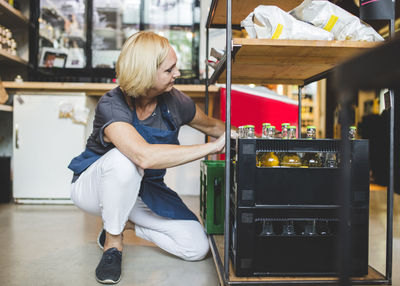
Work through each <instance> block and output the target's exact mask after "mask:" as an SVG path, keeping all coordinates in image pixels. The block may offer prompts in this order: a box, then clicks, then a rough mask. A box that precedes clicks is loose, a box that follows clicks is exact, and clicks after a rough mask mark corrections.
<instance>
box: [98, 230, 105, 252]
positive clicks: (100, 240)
mask: <svg viewBox="0 0 400 286" xmlns="http://www.w3.org/2000/svg"><path fill="white" fill-rule="evenodd" d="M105 242H106V231H105V230H104V229H102V230H100V233H99V235H98V236H97V244H98V246H99V247H100V248H101V249H104V243H105Z"/></svg>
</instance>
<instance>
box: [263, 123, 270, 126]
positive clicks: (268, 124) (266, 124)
mask: <svg viewBox="0 0 400 286" xmlns="http://www.w3.org/2000/svg"><path fill="white" fill-rule="evenodd" d="M262 125H263V126H271V123H263V124H262Z"/></svg>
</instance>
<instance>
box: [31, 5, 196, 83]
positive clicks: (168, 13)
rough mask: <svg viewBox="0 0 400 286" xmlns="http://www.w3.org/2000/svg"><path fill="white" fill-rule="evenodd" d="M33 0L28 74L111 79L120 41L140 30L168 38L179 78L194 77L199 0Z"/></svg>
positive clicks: (52, 78)
mask: <svg viewBox="0 0 400 286" xmlns="http://www.w3.org/2000/svg"><path fill="white" fill-rule="evenodd" d="M34 2H35V5H34V6H33V8H32V13H33V19H38V21H37V23H33V24H34V25H35V27H36V28H35V30H36V32H35V33H34V38H35V40H34V41H33V43H32V46H31V54H32V55H34V56H32V57H31V62H32V64H33V66H34V68H35V72H33V73H31V77H32V80H37V81H42V80H46V81H56V80H58V81H95V82H97V81H100V82H111V81H112V80H113V79H115V64H116V62H117V59H118V56H119V53H120V50H121V48H122V45H123V43H124V42H125V41H126V39H127V38H128V37H129V36H131V35H132V34H134V33H136V32H138V31H143V30H152V31H154V32H155V33H158V34H159V35H162V36H164V37H166V38H168V39H169V41H170V43H171V45H172V46H173V48H174V49H175V51H176V54H177V57H178V68H179V69H180V71H181V74H182V78H185V79H197V78H198V54H199V51H198V49H199V19H200V7H199V6H200V5H199V2H198V1H195V0H172V1H171V0H168V1H167V0H165V1H159V0H157V1H156V0H149V1H143V0H118V1H100V0H76V1H61V0H34ZM36 71H38V72H39V73H37V72H36ZM179 81H181V80H178V83H181V82H179ZM185 83H189V82H185Z"/></svg>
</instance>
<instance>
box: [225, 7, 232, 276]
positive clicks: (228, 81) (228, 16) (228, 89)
mask: <svg viewBox="0 0 400 286" xmlns="http://www.w3.org/2000/svg"><path fill="white" fill-rule="evenodd" d="M231 79H232V0H228V1H226V122H225V132H226V133H225V140H226V145H225V229H224V233H225V237H224V268H225V279H226V280H228V279H229V241H230V239H229V236H230V233H229V225H230V222H229V211H230V207H229V203H230V202H229V194H230V183H231V181H230V173H231V172H230V169H231V165H230V159H231Z"/></svg>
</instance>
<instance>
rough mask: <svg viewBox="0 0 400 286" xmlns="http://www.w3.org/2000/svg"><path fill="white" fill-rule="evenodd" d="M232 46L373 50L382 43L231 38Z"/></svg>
mask: <svg viewBox="0 0 400 286" xmlns="http://www.w3.org/2000/svg"><path fill="white" fill-rule="evenodd" d="M232 40H233V45H237V46H245V45H246V46H285V47H288V46H293V47H315V48H321V47H327V48H332V47H337V48H340V47H343V48H366V49H370V48H374V47H377V46H379V45H381V44H383V43H384V42H365V41H326V40H279V39H274V40H272V39H248V38H233V39H232Z"/></svg>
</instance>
